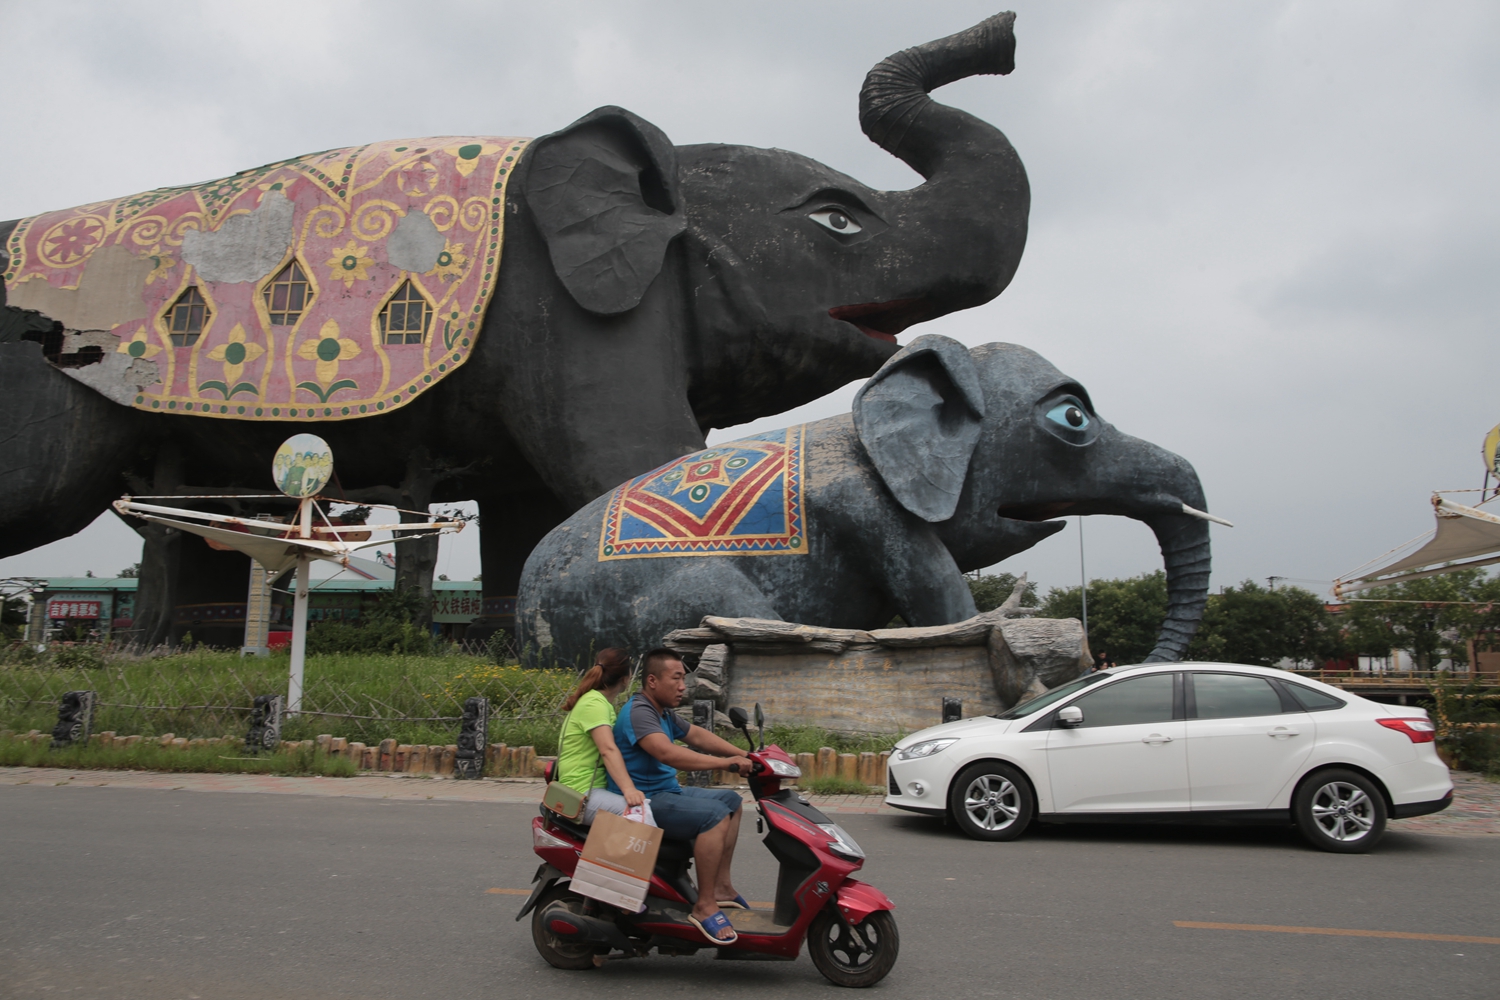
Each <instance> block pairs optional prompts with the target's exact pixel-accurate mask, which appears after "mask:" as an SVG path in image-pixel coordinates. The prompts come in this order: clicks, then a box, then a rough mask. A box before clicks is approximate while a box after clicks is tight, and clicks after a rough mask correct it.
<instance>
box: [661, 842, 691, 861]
mask: <svg viewBox="0 0 1500 1000" xmlns="http://www.w3.org/2000/svg"><path fill="white" fill-rule="evenodd" d="M692 856H693V845H692V843H691V842H690V841H686V840H668V839H666V838H665V837H663V838H662V841H661V847H660V848H659V849H658V850H657V852H656V863H657V864H661V863H662V862H663V861H686V860H688V859H689V858H691V857H692Z"/></svg>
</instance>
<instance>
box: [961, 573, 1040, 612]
mask: <svg viewBox="0 0 1500 1000" xmlns="http://www.w3.org/2000/svg"><path fill="white" fill-rule="evenodd" d="M968 579H969V592H970V593H972V594H973V595H974V607H975V608H977V609H978V610H980V611H994V610H995V609H996V608H998V607H999V606H1000V605H1002V604H1004V603H1005V599H1006V598H1007V597H1009V596H1010V592H1011V591H1012V590H1015V589H1016V581H1017V580H1019V579H1020V577H1018V576H1016V575H1015V574H1014V573H996V574H994V575H990V574H987V573H986V574H976V575H974V576H971V577H969V578H968ZM1021 605H1022V606H1023V607H1028V608H1031V607H1035V606H1036V584H1034V583H1027V584H1026V589H1025V590H1024V591H1022V593H1021Z"/></svg>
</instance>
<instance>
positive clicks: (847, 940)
mask: <svg viewBox="0 0 1500 1000" xmlns="http://www.w3.org/2000/svg"><path fill="white" fill-rule="evenodd" d="M900 950H901V936H900V935H899V934H897V933H896V918H895V917H893V916H891V913H890V911H889V910H876V911H875V912H874V913H872V914H870V915H869V916H868V917H865V919H864V920H862V921H860V922H859V923H858V924H850V923H849V922H848V921H846V920H845V919H844V915H843V914H842V913H840V912H839V908H838V905H837V904H836V903H829V904H828V906H827V908H826V909H824V910H823V912H821V913H819V914H818V915H817V916H816V917H814V918H813V922H812V924H811V926H809V927H808V929H807V953H808V954H809V955H811V956H812V960H813V965H816V966H817V967H818V971H819V972H821V973H823V975H824V976H825V977H826V978H827V979H828V981H829V982H831V983H833V984H834V985H835V986H851V987H855V988H859V987H864V986H874V985H875V984H876V983H878V982H880V981H881V980H882V979H884V978H885V977H886V974H887V973H889V972H890V971H891V969H892V967H894V966H895V964H896V953H897V952H899V951H900Z"/></svg>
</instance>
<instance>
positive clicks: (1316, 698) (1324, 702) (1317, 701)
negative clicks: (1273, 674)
mask: <svg viewBox="0 0 1500 1000" xmlns="http://www.w3.org/2000/svg"><path fill="white" fill-rule="evenodd" d="M1281 686H1282V687H1284V688H1286V689H1287V690H1288V691H1290V692H1291V693H1292V697H1293V698H1296V699H1297V701H1298V703H1299V704H1301V705H1302V707H1303V708H1305V709H1307V710H1308V711H1309V712H1327V711H1330V710H1331V709H1335V708H1343V707H1344V705H1345V704H1347V702H1345V701H1344V700H1343V699H1342V698H1335V697H1334V696H1333V695H1331V694H1327V693H1326V692H1323V691H1318V690H1316V689H1315V688H1310V687H1307V686H1306V685H1304V684H1297V683H1294V682H1293V681H1282V682H1281Z"/></svg>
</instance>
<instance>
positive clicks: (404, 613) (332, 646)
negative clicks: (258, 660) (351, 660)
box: [307, 588, 437, 656]
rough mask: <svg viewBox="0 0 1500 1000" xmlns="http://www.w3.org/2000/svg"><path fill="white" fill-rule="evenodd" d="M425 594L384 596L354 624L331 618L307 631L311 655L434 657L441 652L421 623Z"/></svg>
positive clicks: (408, 592) (399, 592)
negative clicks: (394, 654)
mask: <svg viewBox="0 0 1500 1000" xmlns="http://www.w3.org/2000/svg"><path fill="white" fill-rule="evenodd" d="M421 611H422V595H421V593H420V592H419V591H416V590H412V589H410V588H398V589H396V590H392V591H391V592H389V593H387V594H384V595H383V596H382V597H381V598H380V600H379V602H377V603H376V605H375V607H374V608H373V609H372V610H371V611H370V613H369V614H368V615H366V616H364V617H362V618H357V619H354V620H353V621H345V620H343V619H337V618H335V619H329V620H328V621H321V622H318V623H317V624H315V625H313V626H312V627H311V628H309V629H308V630H307V651H308V652H309V653H401V654H404V655H407V656H422V655H430V654H432V653H435V652H436V651H437V643H436V641H435V640H434V639H433V637H432V634H431V633H430V632H428V631H427V630H426V629H425V628H423V627H422V626H420V625H418V624H417V620H418V618H419V617H420V615H421Z"/></svg>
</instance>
